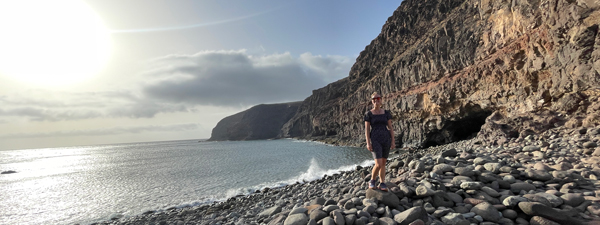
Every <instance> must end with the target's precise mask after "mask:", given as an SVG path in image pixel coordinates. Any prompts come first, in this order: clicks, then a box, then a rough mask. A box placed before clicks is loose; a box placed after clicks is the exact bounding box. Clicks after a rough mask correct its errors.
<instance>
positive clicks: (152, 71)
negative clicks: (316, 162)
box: [0, 0, 401, 150]
mask: <svg viewBox="0 0 600 225" xmlns="http://www.w3.org/2000/svg"><path fill="white" fill-rule="evenodd" d="M11 2H19V3H22V4H16V3H15V4H13V3H11ZM400 2H401V1H387V0H386V1H354V0H344V1H340V0H331V1H316V0H302V1H296V0H290V1H272V0H271V1H264V0H251V1H250V0H227V1H216V0H212V1H192V0H150V1H148V0H128V1H122V0H83V1H81V0H56V1H45V0H22V1H2V2H0V21H2V22H0V29H2V30H3V33H4V34H3V35H1V36H0V105H1V106H0V150H8V149H29V148H49V147H63V146H79V145H97V144H111V143H130V142H149V141H166V140H189V139H204V138H209V137H210V134H211V131H212V129H213V128H214V126H215V125H216V124H217V122H219V120H221V119H223V118H224V117H227V116H230V115H233V114H235V113H238V112H240V111H243V110H246V109H248V108H250V107H252V106H254V105H257V104H268V103H281V102H291V101H301V100H304V99H305V98H306V97H308V96H309V95H310V94H311V93H312V90H314V89H318V88H321V87H324V86H325V85H327V84H328V83H331V82H333V81H336V80H339V79H341V78H344V77H346V76H348V73H349V71H350V68H351V66H352V65H353V64H354V62H355V61H356V57H357V56H358V54H359V53H360V52H361V51H362V50H364V48H365V46H367V45H368V44H369V43H370V42H371V41H372V40H373V39H374V38H375V37H377V35H378V34H379V33H380V32H381V27H382V26H383V24H384V23H385V21H386V20H387V19H388V17H389V16H391V15H392V13H393V12H394V10H396V8H398V6H399V5H400Z"/></svg>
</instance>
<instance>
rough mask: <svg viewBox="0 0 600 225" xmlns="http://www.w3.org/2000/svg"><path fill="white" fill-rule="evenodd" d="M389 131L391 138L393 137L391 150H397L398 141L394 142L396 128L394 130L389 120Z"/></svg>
mask: <svg viewBox="0 0 600 225" xmlns="http://www.w3.org/2000/svg"><path fill="white" fill-rule="evenodd" d="M387 127H388V130H389V131H390V137H392V146H391V149H394V148H396V140H394V139H395V138H394V128H392V120H388V125H387Z"/></svg>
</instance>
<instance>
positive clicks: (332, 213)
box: [97, 127, 600, 225]
mask: <svg viewBox="0 0 600 225" xmlns="http://www.w3.org/2000/svg"><path fill="white" fill-rule="evenodd" d="M599 144H600V127H594V128H576V129H566V128H554V129H550V130H547V131H545V132H544V133H542V134H539V135H529V136H527V137H524V138H513V139H510V140H508V141H507V142H505V143H504V144H502V145H500V146H498V145H489V144H488V143H485V142H482V141H477V140H476V139H472V140H465V141H460V142H455V143H451V144H447V145H441V146H436V147H431V148H427V149H416V150H410V151H408V150H401V151H396V152H395V153H394V154H392V156H391V157H392V158H390V159H389V160H388V163H387V165H386V172H387V174H386V184H387V186H388V188H389V191H388V192H384V191H380V190H372V189H368V187H367V186H368V185H367V184H368V182H367V181H368V180H370V179H371V174H370V172H371V169H372V167H360V166H357V167H356V169H354V170H352V171H345V172H341V173H339V174H335V175H332V176H325V177H323V178H321V179H318V180H314V181H310V182H304V183H296V184H292V185H287V186H284V187H280V188H274V189H263V190H261V191H257V192H256V193H253V194H250V195H245V196H236V197H232V198H229V199H228V200H226V201H223V202H215V203H212V204H207V205H200V206H194V207H184V208H170V209H168V210H164V211H160V212H154V211H148V212H146V213H144V214H142V215H138V216H134V217H125V218H113V220H110V221H105V222H101V223H97V224H160V225H162V224H177V225H184V224H202V225H244V224H251V225H257V224H268V225H280V224H283V225H305V224H309V225H397V224H400V225H408V224H411V225H417V224H461V225H462V224H464V225H468V224H482V225H483V224H486V225H487V224H505V225H508V224H544V225H551V224H573V225H576V224H600V181H599V180H598V177H600V147H598V146H599Z"/></svg>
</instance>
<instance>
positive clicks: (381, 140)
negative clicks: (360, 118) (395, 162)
mask: <svg viewBox="0 0 600 225" xmlns="http://www.w3.org/2000/svg"><path fill="white" fill-rule="evenodd" d="M391 119H392V114H391V113H390V111H388V110H385V113H383V114H379V115H374V114H373V113H372V112H371V110H369V111H367V112H366V113H365V121H366V122H370V123H371V145H372V146H373V152H371V153H372V154H373V158H375V159H381V158H386V159H387V158H388V156H389V155H390V147H391V145H392V137H390V131H389V130H388V129H387V125H388V120H391Z"/></svg>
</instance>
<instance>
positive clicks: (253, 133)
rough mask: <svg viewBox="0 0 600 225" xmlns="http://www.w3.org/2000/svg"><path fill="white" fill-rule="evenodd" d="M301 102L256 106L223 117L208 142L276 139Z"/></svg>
mask: <svg viewBox="0 0 600 225" xmlns="http://www.w3.org/2000/svg"><path fill="white" fill-rule="evenodd" d="M300 104H301V102H290V103H281V104H268V105H267V104H265V105H257V106H254V107H252V108H250V109H248V110H245V111H243V112H240V113H237V114H234V115H231V116H228V117H225V118H224V119H222V120H221V121H219V123H217V126H215V128H213V130H212V134H211V137H210V139H208V140H209V141H225V140H258V139H270V138H276V137H277V134H278V133H279V132H280V130H281V127H282V126H283V124H284V123H285V122H287V121H288V120H289V119H290V118H291V117H292V116H294V114H295V113H296V111H297V110H298V107H299V106H300Z"/></svg>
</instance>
